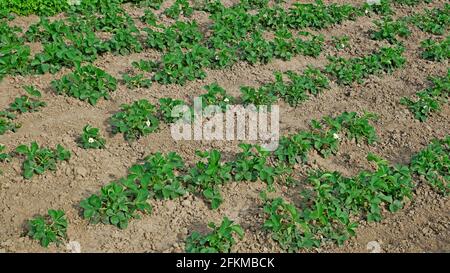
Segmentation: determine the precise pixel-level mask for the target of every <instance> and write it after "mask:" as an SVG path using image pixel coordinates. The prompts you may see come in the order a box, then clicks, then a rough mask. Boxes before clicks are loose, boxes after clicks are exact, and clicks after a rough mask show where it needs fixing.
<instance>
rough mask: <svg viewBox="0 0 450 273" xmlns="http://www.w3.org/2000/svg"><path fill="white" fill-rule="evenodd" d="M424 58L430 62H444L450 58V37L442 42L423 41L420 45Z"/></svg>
mask: <svg viewBox="0 0 450 273" xmlns="http://www.w3.org/2000/svg"><path fill="white" fill-rule="evenodd" d="M420 48H421V49H422V53H421V56H422V58H424V59H426V60H430V61H437V62H442V61H445V60H447V59H449V58H450V36H447V37H446V38H445V39H444V40H442V41H435V40H432V39H426V40H423V41H422V42H421V43H420Z"/></svg>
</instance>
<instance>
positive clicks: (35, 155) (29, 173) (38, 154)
mask: <svg viewBox="0 0 450 273" xmlns="http://www.w3.org/2000/svg"><path fill="white" fill-rule="evenodd" d="M16 153H17V154H19V155H23V156H24V157H25V160H24V162H23V177H24V178H26V179H31V178H32V177H33V175H34V174H43V173H44V172H45V171H47V170H50V171H55V170H56V163H57V162H58V161H67V160H69V159H70V152H69V151H68V150H66V149H64V147H63V146H61V145H59V144H58V145H57V146H56V148H55V149H50V148H46V147H39V144H38V143H36V142H32V143H31V145H30V146H29V147H28V146H27V145H19V146H18V147H17V148H16Z"/></svg>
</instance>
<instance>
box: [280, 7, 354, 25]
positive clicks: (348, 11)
mask: <svg viewBox="0 0 450 273" xmlns="http://www.w3.org/2000/svg"><path fill="white" fill-rule="evenodd" d="M359 14H360V12H359V11H358V8H356V7H353V6H351V5H347V4H345V5H336V4H334V5H325V4H324V3H323V2H322V1H320V0H317V1H315V3H308V4H304V3H294V4H293V6H292V7H291V8H290V9H289V11H288V19H287V20H288V26H289V27H291V28H295V29H304V28H307V27H310V28H316V29H322V28H325V27H329V26H332V25H335V24H339V23H341V22H343V21H344V20H349V19H354V18H355V17H356V16H357V15H359Z"/></svg>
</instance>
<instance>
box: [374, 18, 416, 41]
mask: <svg viewBox="0 0 450 273" xmlns="http://www.w3.org/2000/svg"><path fill="white" fill-rule="evenodd" d="M375 25H376V26H377V28H378V30H376V31H373V32H372V33H371V38H372V39H374V40H387V41H388V42H389V43H391V44H394V43H397V42H398V40H397V36H398V37H402V38H406V37H408V36H409V35H411V31H410V30H409V28H408V26H407V24H406V22H405V21H402V20H397V21H394V20H393V19H392V18H391V17H385V18H383V19H382V20H379V21H375Z"/></svg>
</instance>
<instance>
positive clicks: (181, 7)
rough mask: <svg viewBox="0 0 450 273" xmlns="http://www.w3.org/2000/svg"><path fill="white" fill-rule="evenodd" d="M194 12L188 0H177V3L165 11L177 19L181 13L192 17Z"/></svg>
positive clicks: (170, 16) (168, 15)
mask: <svg viewBox="0 0 450 273" xmlns="http://www.w3.org/2000/svg"><path fill="white" fill-rule="evenodd" d="M193 12H194V9H193V8H192V7H191V6H190V5H189V2H188V1H187V0H175V3H173V4H172V6H170V7H169V8H167V9H166V10H165V11H164V13H165V14H166V15H167V17H169V18H172V19H175V20H177V19H178V18H179V17H180V15H181V14H182V15H183V16H186V17H190V16H191V15H192V13H193Z"/></svg>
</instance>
